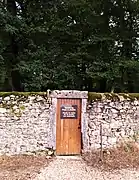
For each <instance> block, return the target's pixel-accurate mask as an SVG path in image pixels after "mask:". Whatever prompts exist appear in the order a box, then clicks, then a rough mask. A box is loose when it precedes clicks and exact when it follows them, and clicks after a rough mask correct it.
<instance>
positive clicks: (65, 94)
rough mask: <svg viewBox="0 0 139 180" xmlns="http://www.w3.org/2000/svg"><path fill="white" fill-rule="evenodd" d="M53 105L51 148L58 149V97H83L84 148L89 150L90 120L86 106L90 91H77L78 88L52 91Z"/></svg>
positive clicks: (51, 113) (82, 129)
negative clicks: (88, 130) (88, 132)
mask: <svg viewBox="0 0 139 180" xmlns="http://www.w3.org/2000/svg"><path fill="white" fill-rule="evenodd" d="M50 97H51V107H50V128H49V130H50V132H49V137H50V142H49V145H50V146H51V147H50V148H53V149H54V150H56V118H57V116H56V112H57V99H59V98H62V99H64V98H66V99H81V135H82V148H83V149H82V150H83V151H87V150H89V149H88V148H89V144H88V142H89V141H88V135H87V129H88V120H87V116H86V107H87V98H88V92H87V91H76V90H71V91H70V90H69V91H67V90H61V91H58V90H55V91H52V93H51V95H50Z"/></svg>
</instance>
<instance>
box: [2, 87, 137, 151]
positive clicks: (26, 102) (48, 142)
mask: <svg viewBox="0 0 139 180" xmlns="http://www.w3.org/2000/svg"><path fill="white" fill-rule="evenodd" d="M47 96H48V95H47V94H46V93H12V94H11V93H1V94H0V154H5V153H6V154H19V153H26V152H36V151H43V150H45V151H46V150H48V149H49V148H50V149H51V148H53V149H54V150H55V148H56V106H57V98H59V97H60V98H81V99H82V111H81V118H82V120H81V127H82V128H81V131H82V142H83V148H84V150H86V151H87V150H91V149H94V148H100V143H101V142H100V139H101V138H100V124H101V125H102V145H103V147H104V148H105V147H111V146H113V145H115V144H117V143H118V142H119V141H121V140H122V141H123V140H134V141H135V140H136V141H138V137H139V136H138V135H139V96H138V94H132V95H131V94H130V95H128V94H108V93H105V94H100V93H89V94H88V101H87V92H80V91H53V92H52V93H51V96H49V97H47ZM50 97H51V98H50Z"/></svg>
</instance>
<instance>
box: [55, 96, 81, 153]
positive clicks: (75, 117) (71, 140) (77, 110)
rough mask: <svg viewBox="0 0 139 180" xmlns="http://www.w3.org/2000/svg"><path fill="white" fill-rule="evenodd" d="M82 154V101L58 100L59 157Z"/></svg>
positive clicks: (57, 137) (57, 149) (57, 133)
mask: <svg viewBox="0 0 139 180" xmlns="http://www.w3.org/2000/svg"><path fill="white" fill-rule="evenodd" d="M80 152H81V100H80V99H58V102H57V124H56V153H57V155H75V154H80Z"/></svg>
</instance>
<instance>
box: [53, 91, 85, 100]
mask: <svg viewBox="0 0 139 180" xmlns="http://www.w3.org/2000/svg"><path fill="white" fill-rule="evenodd" d="M50 96H51V98H74V99H76V98H79V99H87V98H88V91H77V90H61V91H59V90H54V91H52V92H51V95H50Z"/></svg>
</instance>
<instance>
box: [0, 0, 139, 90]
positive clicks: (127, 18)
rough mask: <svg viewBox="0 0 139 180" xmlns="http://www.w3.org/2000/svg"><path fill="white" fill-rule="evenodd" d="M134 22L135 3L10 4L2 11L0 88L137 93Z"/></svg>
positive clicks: (51, 0)
mask: <svg viewBox="0 0 139 180" xmlns="http://www.w3.org/2000/svg"><path fill="white" fill-rule="evenodd" d="M11 2H12V5H13V6H11V4H10V3H11ZM138 22H139V3H138V1H129V0H126V1H119V0H116V1H112V0H109V1H105V2H104V1H102V0H97V1H96V0H94V1H91V0H72V1H57V0H48V1H47V2H46V1H44V0H39V1H37V2H36V1H35V0H26V1H24V0H18V1H16V3H15V1H14V0H12V1H10V0H8V1H7V4H6V5H5V6H4V5H1V7H0V77H1V78H0V90H2V91H9V90H10V91H11V90H16V91H23V90H24V91H46V90H47V89H79V90H88V91H100V92H104V91H107V92H108V91H115V92H124V91H129V92H136V91H138V88H139V86H138V84H139V82H138V79H139V63H138V59H139V57H138V56H139V48H138V42H137V38H138V32H139V25H138ZM23 87H24V88H23Z"/></svg>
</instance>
